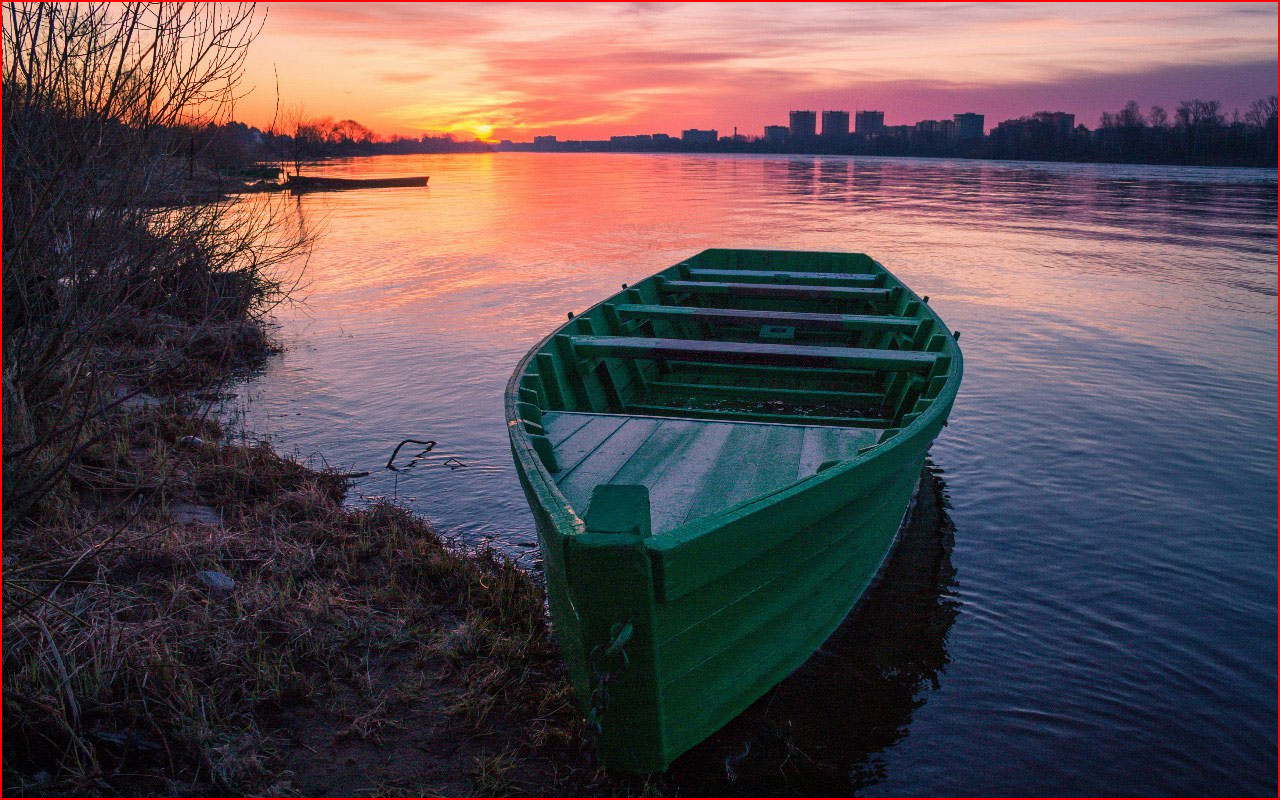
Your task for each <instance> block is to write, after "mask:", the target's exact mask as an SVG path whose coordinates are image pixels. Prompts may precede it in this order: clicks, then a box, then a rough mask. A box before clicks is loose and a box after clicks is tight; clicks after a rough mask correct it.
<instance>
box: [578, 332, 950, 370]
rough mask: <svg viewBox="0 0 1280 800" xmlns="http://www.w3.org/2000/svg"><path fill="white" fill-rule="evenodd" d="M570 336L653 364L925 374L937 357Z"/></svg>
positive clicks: (582, 351) (589, 348)
mask: <svg viewBox="0 0 1280 800" xmlns="http://www.w3.org/2000/svg"><path fill="white" fill-rule="evenodd" d="M566 338H567V339H568V341H569V343H570V345H571V346H572V347H573V349H574V352H575V353H576V354H578V355H584V356H612V357H615V358H646V359H650V360H658V359H665V358H682V359H699V360H705V361H722V362H729V363H758V364H778V365H783V366H788V365H791V366H810V367H841V366H843V367H854V368H859V367H861V368H864V369H883V370H917V371H927V370H928V369H929V368H930V367H932V366H933V362H934V360H935V359H936V358H937V354H936V353H917V352H913V351H909V350H869V349H865V348H860V347H827V346H816V345H815V346H810V345H796V344H755V343H745V342H708V341H702V340H698V339H650V338H646V337H638V336H569V337H566Z"/></svg>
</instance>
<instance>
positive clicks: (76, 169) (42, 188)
mask: <svg viewBox="0 0 1280 800" xmlns="http://www.w3.org/2000/svg"><path fill="white" fill-rule="evenodd" d="M260 27H261V15H260V14H259V13H258V12H257V11H256V10H255V7H254V6H253V5H251V4H248V5H246V4H240V5H237V4H212V3H209V4H204V3H202V4H167V3H155V4H150V3H129V4H123V5H116V4H65V5H64V4H34V3H33V4H19V3H5V4H4V5H3V46H4V57H3V75H2V80H3V89H4V94H3V117H4V126H3V145H4V150H3V156H4V181H3V199H4V211H3V215H4V243H3V246H4V272H3V301H4V322H5V324H4V332H3V347H4V376H3V378H4V419H5V421H6V422H8V423H9V430H8V431H6V432H7V433H9V434H10V435H9V436H6V437H4V472H5V478H6V480H5V481H4V503H5V505H6V511H8V512H9V513H7V514H6V515H5V517H4V532H5V537H6V539H8V537H9V536H10V533H11V531H12V529H13V526H14V525H18V524H22V521H23V520H25V519H28V518H30V516H31V515H32V514H33V513H34V512H35V511H36V510H37V508H38V506H39V503H40V502H41V500H42V499H43V498H46V497H47V496H48V495H49V493H50V492H51V491H53V490H54V489H56V487H57V486H59V485H60V482H61V481H62V480H63V477H64V475H65V473H66V470H67V468H68V466H69V465H70V464H72V463H73V462H74V461H75V459H76V457H77V456H78V454H80V453H81V452H83V450H84V448H85V447H86V446H87V445H88V444H89V443H90V442H91V441H93V440H94V439H95V438H97V437H101V436H103V435H104V428H103V420H104V416H105V414H106V411H107V410H108V409H109V408H110V407H111V405H112V403H114V402H117V401H118V400H119V398H120V396H121V393H128V392H131V391H140V390H146V391H152V392H158V391H160V390H172V389H173V388H175V387H182V386H184V385H191V384H192V383H193V382H197V381H200V380H204V381H207V380H209V379H210V377H212V376H217V375H219V374H225V372H226V370H227V368H228V367H231V366H234V365H235V364H236V363H237V362H238V361H243V360H245V359H247V358H249V357H250V356H252V355H254V354H258V353H261V352H262V350H263V347H264V344H265V340H264V338H263V336H262V332H261V329H260V327H259V326H258V325H257V323H258V321H260V318H261V315H262V314H263V313H265V312H266V310H268V309H269V308H270V307H271V306H272V305H273V304H274V303H276V302H278V301H279V300H281V299H282V298H283V297H284V296H285V295H286V294H287V291H288V289H289V284H288V281H287V276H288V275H289V274H290V272H291V271H296V267H294V266H293V265H294V264H295V263H296V262H295V259H296V258H297V257H298V256H299V255H300V254H302V253H304V252H305V251H306V249H307V247H308V244H309V236H308V234H307V232H306V229H305V227H304V225H303V221H302V219H301V218H300V217H299V216H298V212H297V211H296V210H293V209H291V208H290V207H289V206H288V204H287V201H286V200H283V199H282V198H278V197H273V196H270V195H255V196H252V199H249V200H244V201H239V200H237V201H232V200H229V199H227V198H225V197H224V196H223V195H222V194H221V191H220V188H219V181H218V177H217V175H216V173H214V172H213V171H212V170H210V169H209V168H208V167H207V166H205V165H204V164H203V163H202V158H201V156H202V153H201V152H200V151H198V150H197V147H196V141H197V136H196V135H195V134H196V131H197V130H199V129H201V128H203V127H205V126H207V125H209V124H210V123H214V124H216V123H220V122H223V121H225V120H227V119H228V118H229V116H230V113H231V110H232V108H233V107H234V102H235V100H236V97H237V93H238V92H239V91H241V79H242V76H243V64H244V58H245V55H246V53H247V49H248V47H249V44H250V43H251V42H252V40H253V38H254V36H255V35H256V34H257V32H258V31H259V29H260Z"/></svg>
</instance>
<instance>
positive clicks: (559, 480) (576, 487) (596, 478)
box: [556, 417, 662, 516]
mask: <svg viewBox="0 0 1280 800" xmlns="http://www.w3.org/2000/svg"><path fill="white" fill-rule="evenodd" d="M661 422H662V421H661V420H658V419H653V418H652V417H631V418H629V419H627V421H626V422H624V423H623V424H622V426H621V427H620V428H618V430H617V431H616V432H615V433H614V434H613V436H611V437H609V439H607V440H605V442H603V443H602V444H601V446H600V447H597V448H596V449H595V450H594V451H593V452H592V453H591V454H590V455H589V456H587V457H586V458H584V459H583V460H582V461H580V462H578V463H577V464H575V465H574V467H573V469H572V470H562V471H561V472H560V473H559V474H557V475H556V485H557V486H559V487H560V492H561V494H563V495H564V496H565V499H566V500H568V501H569V504H570V505H572V506H573V507H574V508H575V509H576V510H578V511H579V516H581V512H582V511H583V510H585V508H586V506H587V503H588V501H590V499H591V492H592V490H593V489H595V487H596V486H598V485H600V484H602V483H614V482H617V481H614V480H613V478H614V476H615V475H617V473H618V470H620V469H622V466H623V465H624V464H626V463H627V461H628V460H629V459H630V458H631V457H632V456H633V455H635V452H636V451H637V450H639V449H640V447H641V446H642V445H643V444H644V443H645V441H646V440H648V438H649V437H650V436H651V435H653V432H654V431H656V430H657V429H658V426H659V425H660V424H661Z"/></svg>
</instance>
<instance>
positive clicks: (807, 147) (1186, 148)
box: [192, 95, 1277, 171]
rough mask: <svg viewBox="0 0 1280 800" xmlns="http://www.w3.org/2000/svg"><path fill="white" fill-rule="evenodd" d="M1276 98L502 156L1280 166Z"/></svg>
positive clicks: (275, 153) (282, 140)
mask: <svg viewBox="0 0 1280 800" xmlns="http://www.w3.org/2000/svg"><path fill="white" fill-rule="evenodd" d="M1276 116H1277V99H1276V95H1271V96H1270V97H1266V98H1262V99H1259V100H1255V101H1254V102H1253V103H1252V104H1250V106H1249V108H1248V109H1247V110H1245V111H1244V112H1243V113H1241V112H1240V111H1239V110H1234V111H1232V112H1231V113H1230V114H1228V113H1227V112H1226V111H1225V110H1224V108H1223V106H1222V103H1221V102H1219V101H1217V100H1201V99H1198V98H1197V99H1193V100H1184V101H1182V102H1181V103H1179V104H1178V107H1177V108H1175V109H1173V112H1172V113H1170V112H1169V111H1167V110H1166V109H1164V108H1163V107H1161V106H1158V105H1153V106H1151V107H1149V108H1147V109H1146V110H1145V111H1144V110H1143V109H1142V108H1141V107H1140V106H1139V105H1138V104H1137V103H1136V102H1135V101H1132V100H1131V101H1129V102H1128V103H1126V104H1125V106H1124V107H1123V108H1121V109H1120V110H1118V111H1115V112H1104V113H1103V114H1102V116H1101V118H1100V119H1099V121H1098V127H1096V128H1094V129H1092V130H1090V129H1089V128H1088V127H1087V126H1085V125H1083V124H1081V125H1074V117H1072V115H1069V114H1063V113H1060V112H1043V111H1042V112H1037V113H1035V114H1032V115H1029V116H1025V117H1021V118H1019V119H1012V120H1006V121H1004V122H1001V123H1000V124H999V125H997V126H996V127H995V128H994V129H993V130H992V131H991V132H990V133H989V134H986V135H984V136H982V137H979V138H971V139H957V138H955V137H954V136H951V135H947V134H945V133H940V132H938V131H937V130H927V129H921V128H920V127H919V126H917V127H916V128H914V129H910V130H904V128H907V127H908V126H902V127H901V128H898V129H897V132H894V133H886V134H882V135H877V136H864V135H862V134H858V133H852V134H849V135H848V136H847V137H842V138H840V139H829V138H824V137H820V136H815V137H810V138H808V139H805V140H801V141H795V140H788V141H785V142H769V141H766V140H764V139H763V138H759V137H746V136H738V137H729V136H724V137H721V138H720V139H719V141H716V142H707V143H691V142H685V141H682V140H680V139H677V138H671V139H664V140H654V141H652V142H648V141H640V142H636V141H616V140H615V141H610V140H584V141H579V140H566V141H559V142H553V143H549V144H545V145H543V144H539V145H529V144H516V145H510V144H507V143H504V145H505V146H504V147H500V148H497V149H513V150H556V151H566V152H685V153H688V152H694V153H697V152H705V153H725V152H727V153H804V154H832V155H876V156H924V157H929V156H932V157H951V158H977V159H1003V160H1009V159H1019V160H1028V161H1088V162H1112V163H1143V164H1200V165H1216V166H1259V167H1265V166H1276V142H1277V131H1276ZM192 136H193V138H194V139H195V140H196V142H195V145H194V149H195V150H197V151H200V152H203V153H205V154H206V155H205V158H206V160H212V161H214V162H215V163H218V164H224V165H226V166H227V167H228V168H230V169H236V168H239V167H241V166H243V165H246V164H252V163H254V162H275V163H282V164H285V165H286V168H287V169H290V170H292V171H297V170H299V169H300V168H301V165H303V164H305V163H307V162H310V161H317V160H323V159H326V158H335V157H343V156H367V155H384V154H395V155H401V154H409V153H476V152H490V151H492V150H494V149H495V147H494V146H493V145H491V144H489V143H486V142H481V141H459V140H457V139H455V138H454V137H453V136H452V135H450V134H444V135H439V136H423V137H421V138H414V137H406V136H392V137H390V138H386V139H384V138H381V137H379V136H378V135H377V134H376V133H374V132H373V131H372V130H370V129H369V128H368V127H366V126H364V125H362V124H361V123H359V122H357V121H355V120H353V119H344V120H337V121H335V120H334V119H333V118H331V117H325V118H307V117H304V116H303V115H301V114H299V113H295V114H293V115H291V119H289V120H287V121H286V122H285V123H283V124H280V125H278V126H275V127H273V128H272V129H269V130H266V131H262V130H259V129H257V128H252V127H249V126H247V125H245V124H244V123H241V122H229V123H226V124H224V125H221V126H215V125H211V126H209V127H208V128H207V129H205V130H204V131H200V132H197V133H195V134H193V135H192Z"/></svg>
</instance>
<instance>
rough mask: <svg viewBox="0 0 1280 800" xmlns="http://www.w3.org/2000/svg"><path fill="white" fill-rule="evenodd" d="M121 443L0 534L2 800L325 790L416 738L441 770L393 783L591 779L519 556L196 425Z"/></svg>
mask: <svg viewBox="0 0 1280 800" xmlns="http://www.w3.org/2000/svg"><path fill="white" fill-rule="evenodd" d="M116 430H117V431H119V432H118V433H117V434H116V435H113V436H112V437H110V438H107V439H105V440H103V441H101V442H98V443H97V444H95V445H94V446H93V447H91V448H90V449H89V450H87V451H86V452H85V453H84V456H83V458H82V459H81V461H80V462H78V463H77V464H76V465H74V466H73V468H72V469H71V470H69V473H70V474H71V475H72V479H71V481H70V482H69V485H68V488H67V489H66V490H65V491H63V492H61V493H59V494H58V495H57V497H56V498H55V502H51V503H47V504H46V508H45V509H44V511H43V512H42V515H41V516H40V517H39V518H38V519H35V520H33V524H31V525H30V526H28V527H27V528H26V529H25V530H24V532H23V534H22V535H21V536H20V537H15V538H13V539H12V540H11V541H7V542H6V550H5V553H6V559H5V561H6V570H5V583H4V589H5V604H6V610H7V612H8V613H6V615H5V620H4V640H5V645H6V646H5V650H4V710H5V715H4V725H5V731H4V733H5V737H4V777H5V784H6V786H7V788H8V789H9V790H10V792H11V793H18V794H24V793H25V794H35V793H38V794H47V793H51V792H58V793H70V794H97V793H170V792H182V793H186V792H191V791H216V792H230V793H285V794H289V793H295V792H306V791H321V792H324V791H332V790H333V787H332V786H326V785H324V784H323V783H318V782H317V781H318V780H325V779H323V778H322V777H321V775H318V774H312V773H314V772H315V770H312V769H310V767H314V766H316V765H317V764H318V763H320V762H322V761H328V760H330V759H331V756H330V755H329V754H330V753H338V754H343V753H346V756H341V755H340V756H339V758H340V759H341V758H344V757H345V758H351V757H353V754H354V758H355V760H356V762H359V761H360V760H361V759H362V758H364V756H363V755H362V753H363V752H364V750H363V749H362V748H366V747H369V746H372V747H373V748H374V749H375V750H376V749H378V747H379V746H384V747H385V746H386V744H387V742H389V741H392V740H394V741H397V742H400V743H403V741H404V740H405V739H406V738H409V739H414V738H415V737H416V739H418V740H419V741H418V743H419V744H420V745H421V746H422V748H423V749H424V750H426V753H425V754H424V755H432V750H435V751H437V752H435V753H434V757H435V758H439V759H443V760H444V761H445V763H444V764H441V765H439V766H443V767H446V769H443V770H439V772H440V775H439V776H437V777H435V778H432V777H431V776H430V775H428V774H427V773H426V772H422V771H418V772H414V770H413V769H412V767H413V764H411V763H410V764H404V765H400V766H401V767H405V768H407V771H406V770H405V769H402V770H401V771H402V773H404V774H400V775H397V776H395V779H396V781H395V782H396V785H397V786H399V787H400V788H401V789H403V790H412V791H415V792H423V791H428V792H429V791H431V790H432V787H433V786H436V787H437V788H438V789H440V790H442V791H443V792H446V793H447V792H456V791H458V790H462V791H465V792H470V791H475V792H480V793H485V794H491V793H519V792H537V791H543V792H545V791H549V790H554V791H564V790H569V789H573V788H574V787H575V786H576V787H579V788H578V790H582V789H581V787H584V786H586V785H591V784H592V781H593V773H592V772H591V770H590V769H589V768H587V766H586V764H587V761H586V759H585V753H584V751H583V745H582V736H581V728H580V723H579V721H578V716H577V713H576V710H575V709H574V707H573V705H572V703H571V697H570V692H569V688H568V684H567V682H566V679H565V676H564V674H563V672H562V668H561V666H560V663H559V658H558V654H557V652H556V650H555V647H554V645H553V642H552V640H551V637H550V635H549V631H548V628H547V623H546V616H545V611H544V605H543V593H542V590H541V587H540V586H539V585H538V584H537V582H536V581H535V580H533V579H532V578H531V577H530V576H529V575H527V574H526V573H525V572H523V571H522V570H520V569H519V568H518V567H517V566H516V565H515V564H513V563H512V562H511V561H510V560H508V559H506V558H504V557H502V556H500V555H498V554H496V553H494V552H491V551H480V552H470V551H466V550H463V549H460V548H457V547H452V546H450V545H448V544H447V543H445V542H443V541H442V540H441V539H440V537H438V536H437V535H436V534H435V533H434V532H433V531H432V530H431V528H430V527H429V526H428V525H427V523H426V522H425V521H424V520H422V519H420V518H417V517H415V516H413V515H412V514H410V513H409V512H407V511H406V510H405V509H403V508H401V507H398V506H395V505H391V504H386V503H383V504H378V505H374V506H371V507H369V508H365V509H359V510H351V509H346V508H344V507H343V506H342V503H341V499H342V496H343V493H344V491H345V483H344V481H343V480H342V479H341V478H339V477H338V476H336V475H335V474H333V473H331V472H323V471H321V472H317V471H313V470H311V469H308V468H306V467H304V466H302V465H300V464H298V463H297V462H295V461H293V460H290V459H286V458H282V457H280V456H278V455H277V454H275V453H274V452H273V451H272V450H271V449H270V448H269V447H268V446H266V445H257V446H246V445H242V444H231V443H222V442H220V441H219V439H220V433H221V432H220V431H219V430H218V426H217V425H216V424H214V423H213V422H210V421H207V420H202V419H201V418H200V417H197V416H193V415H190V414H184V413H180V412H178V411H175V410H174V409H172V408H170V409H164V410H146V411H143V412H138V413H135V414H134V415H133V416H131V417H130V419H129V424H128V425H124V426H117V427H116ZM186 436H197V437H199V438H200V439H201V440H202V443H200V444H190V445H180V444H178V442H179V441H180V440H182V438H183V437H186ZM122 495H123V496H132V498H133V499H132V500H130V501H129V502H128V503H124V504H121V503H120V502H119V500H120V497H121V496H122ZM182 504H200V505H203V506H208V507H209V508H211V509H212V510H213V511H214V512H216V513H217V515H218V516H219V517H220V520H221V521H220V524H219V523H215V522H210V523H204V522H193V521H184V519H183V517H182V511H183V510H184V509H187V508H189V506H184V505H182ZM117 506H119V507H120V510H119V511H118V512H116V515H115V518H103V515H102V510H103V509H104V508H115V507H117ZM210 519H211V520H212V519H213V518H212V517H211V518H210ZM202 571H213V572H217V573H220V574H222V575H225V576H227V577H229V578H231V579H232V580H234V581H235V586H234V588H233V589H231V590H230V591H223V590H220V589H217V588H211V587H210V586H208V585H206V583H205V582H204V581H203V580H202V579H201V576H200V573H201V572H202ZM50 586H56V587H57V588H56V590H53V591H49V588H48V587H50ZM37 598H38V599H37ZM424 721H425V722H424ZM459 739H469V740H472V741H471V743H470V744H469V745H467V746H465V747H455V748H452V751H450V752H446V750H447V749H448V748H443V747H442V746H441V743H442V742H452V741H456V740H459ZM308 752H315V753H317V754H319V757H318V758H315V759H313V758H312V757H310V756H308V755H307V753H308ZM552 764H559V767H553V766H551V765H552ZM344 767H345V768H346V771H347V772H349V773H359V772H360V771H361V768H362V766H361V764H360V763H356V764H354V765H353V764H352V763H344ZM427 772H430V771H429V770H428V771H427ZM468 779H469V780H468ZM460 780H467V782H466V783H459V782H458V781H460ZM433 781H434V783H433ZM344 788H345V789H347V790H353V791H355V790H364V791H361V792H360V793H374V792H376V791H377V787H376V786H373V785H370V786H360V785H348V786H346V787H344Z"/></svg>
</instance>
